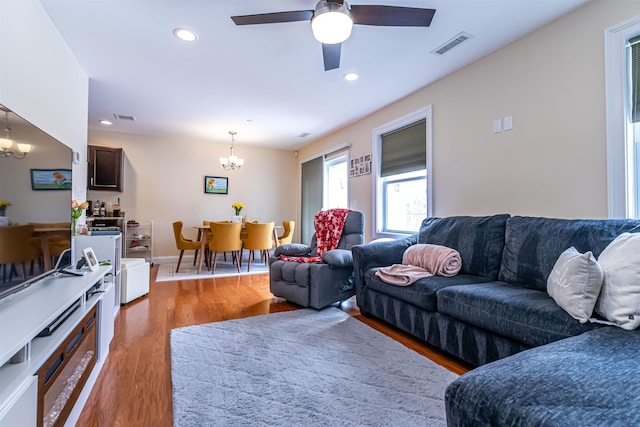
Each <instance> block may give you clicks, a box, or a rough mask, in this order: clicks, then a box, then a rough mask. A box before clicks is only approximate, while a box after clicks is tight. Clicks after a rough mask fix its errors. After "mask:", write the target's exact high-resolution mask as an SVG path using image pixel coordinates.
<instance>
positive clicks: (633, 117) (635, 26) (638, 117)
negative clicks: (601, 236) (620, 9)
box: [605, 17, 640, 218]
mask: <svg viewBox="0 0 640 427" xmlns="http://www.w3.org/2000/svg"><path fill="white" fill-rule="evenodd" d="M605 78H606V112H607V119H606V122H607V126H606V132H607V190H608V191H607V194H608V204H609V207H608V210H609V217H610V218H640V17H636V18H633V19H630V20H628V21H625V22H622V23H620V24H618V25H616V26H614V27H611V28H609V29H607V30H605Z"/></svg>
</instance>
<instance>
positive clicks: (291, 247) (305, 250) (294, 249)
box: [273, 243, 311, 257]
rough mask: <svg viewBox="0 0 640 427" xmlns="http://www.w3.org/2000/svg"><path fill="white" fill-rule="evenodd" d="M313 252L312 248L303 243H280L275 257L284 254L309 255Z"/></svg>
mask: <svg viewBox="0 0 640 427" xmlns="http://www.w3.org/2000/svg"><path fill="white" fill-rule="evenodd" d="M309 252H311V248H310V247H309V246H307V245H303V244H301V243H287V244H286V245H280V246H278V247H277V248H276V250H275V251H274V252H273V256H274V257H279V256H280V255H284V256H307V255H309Z"/></svg>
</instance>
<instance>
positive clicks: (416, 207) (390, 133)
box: [373, 106, 433, 237]
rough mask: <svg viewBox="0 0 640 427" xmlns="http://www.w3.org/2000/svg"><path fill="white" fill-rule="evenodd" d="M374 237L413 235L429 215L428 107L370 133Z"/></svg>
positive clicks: (429, 125) (429, 126)
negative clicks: (371, 140)
mask: <svg viewBox="0 0 640 427" xmlns="http://www.w3.org/2000/svg"><path fill="white" fill-rule="evenodd" d="M373 154H374V171H375V175H374V179H375V184H374V185H375V188H376V191H375V193H374V198H375V212H374V220H373V224H374V230H373V235H374V236H375V237H383V236H397V235H403V234H412V233H415V232H417V231H418V229H419V228H420V224H421V223H422V220H423V219H424V218H425V217H428V216H431V204H432V203H431V200H432V194H431V193H432V191H431V176H432V174H433V170H432V167H431V107H430V106H429V107H427V108H425V109H422V110H419V111H417V112H415V113H413V114H410V115H408V116H405V117H403V118H401V119H398V120H396V121H394V122H392V123H388V124H386V125H384V126H381V127H379V128H376V129H374V130H373Z"/></svg>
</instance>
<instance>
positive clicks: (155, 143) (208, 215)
mask: <svg viewBox="0 0 640 427" xmlns="http://www.w3.org/2000/svg"><path fill="white" fill-rule="evenodd" d="M89 144H91V145H100V146H107V147H114V148H123V149H124V152H125V167H124V191H123V192H122V193H118V192H107V191H101V192H98V191H89V192H88V199H90V200H93V201H95V200H97V199H99V200H101V201H111V202H116V201H117V199H118V198H120V204H121V209H122V210H123V211H125V213H126V217H127V219H136V220H137V221H138V222H142V221H145V222H146V221H150V220H153V221H154V227H155V230H154V242H153V250H154V254H153V255H154V259H156V261H157V262H162V261H165V260H163V259H162V258H163V257H171V258H176V257H177V255H178V251H177V250H176V246H175V240H174V237H173V228H172V223H173V222H174V221H178V220H181V221H183V222H184V225H185V230H184V234H185V237H191V238H195V237H196V230H195V229H193V228H192V226H194V225H200V224H202V220H223V219H231V216H232V215H233V214H234V210H233V208H232V207H231V205H232V204H233V203H235V202H241V203H243V204H244V205H245V209H244V210H243V211H242V214H243V215H246V216H247V218H248V219H249V220H253V219H256V220H258V221H260V222H265V221H275V222H276V225H282V221H283V220H289V219H293V218H295V213H296V200H297V196H296V195H295V194H294V192H295V191H296V185H295V180H296V160H295V157H294V154H293V152H291V151H283V150H273V149H266V148H259V147H258V148H257V147H255V146H246V145H241V144H235V151H236V154H237V155H238V156H239V157H242V158H243V159H245V164H244V166H243V167H242V169H240V170H238V171H225V170H224V169H223V168H222V167H221V166H220V164H219V162H218V158H219V157H222V156H227V155H228V154H229V146H230V142H229V141H218V142H212V141H203V140H184V139H180V140H177V139H171V138H158V137H150V136H144V135H132V134H122V133H115V132H100V131H92V132H91V134H90V137H89ZM205 175H207V176H226V177H228V178H229V194H227V195H221V194H205V193H204V177H205ZM187 255H192V254H185V256H187Z"/></svg>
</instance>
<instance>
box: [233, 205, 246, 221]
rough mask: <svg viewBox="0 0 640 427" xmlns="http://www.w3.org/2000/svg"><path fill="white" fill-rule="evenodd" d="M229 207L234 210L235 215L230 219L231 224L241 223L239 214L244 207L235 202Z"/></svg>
mask: <svg viewBox="0 0 640 427" xmlns="http://www.w3.org/2000/svg"><path fill="white" fill-rule="evenodd" d="M231 207H232V208H233V209H234V210H235V212H236V214H235V215H234V216H233V217H232V218H231V222H240V221H242V216H241V215H240V212H241V211H242V209H243V208H244V205H243V204H242V203H240V202H236V203H234V204H232V205H231Z"/></svg>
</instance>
